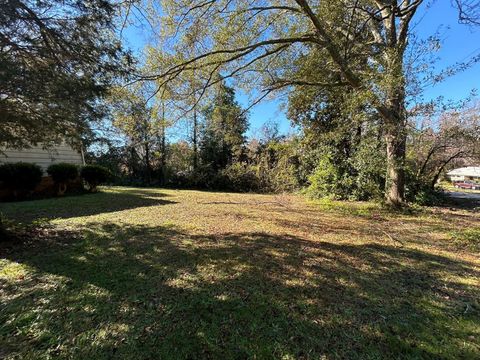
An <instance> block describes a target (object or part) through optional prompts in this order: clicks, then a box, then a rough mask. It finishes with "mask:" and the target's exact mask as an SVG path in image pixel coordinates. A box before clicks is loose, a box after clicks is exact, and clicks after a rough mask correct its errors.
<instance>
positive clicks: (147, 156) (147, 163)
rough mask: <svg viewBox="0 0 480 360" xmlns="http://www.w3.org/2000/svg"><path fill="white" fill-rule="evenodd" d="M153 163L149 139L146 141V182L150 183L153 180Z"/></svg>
mask: <svg viewBox="0 0 480 360" xmlns="http://www.w3.org/2000/svg"><path fill="white" fill-rule="evenodd" d="M151 169H152V167H151V164H150V145H149V143H148V140H146V141H145V182H146V183H147V185H150V181H151Z"/></svg>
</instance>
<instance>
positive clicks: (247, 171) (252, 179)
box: [221, 163, 260, 192]
mask: <svg viewBox="0 0 480 360" xmlns="http://www.w3.org/2000/svg"><path fill="white" fill-rule="evenodd" d="M221 177H222V178H224V180H225V187H226V188H227V190H232V191H238V192H248V191H258V190H259V188H260V181H259V178H258V176H257V173H256V168H255V167H254V166H250V165H246V164H242V163H234V164H232V165H229V166H227V167H226V168H225V169H224V170H222V171H221Z"/></svg>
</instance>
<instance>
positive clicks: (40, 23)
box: [0, 0, 130, 147]
mask: <svg viewBox="0 0 480 360" xmlns="http://www.w3.org/2000/svg"><path fill="white" fill-rule="evenodd" d="M0 8H1V11H0V121H1V126H0V146H14V147H25V146H29V145H31V144H36V143H39V142H41V143H42V144H44V145H48V144H49V143H52V142H57V141H60V140H63V139H65V138H68V139H72V138H78V137H79V135H80V134H81V133H82V132H84V131H87V130H88V123H89V122H90V121H91V120H92V119H95V118H98V117H100V116H102V112H101V111H100V107H99V106H98V105H99V103H98V99H99V97H102V96H103V95H104V94H105V92H106V89H107V87H108V85H109V83H110V82H111V81H112V78H113V76H114V75H118V74H124V70H126V68H127V66H128V64H129V63H130V57H129V56H128V54H126V53H125V52H123V51H122V50H121V47H120V43H119V41H117V40H116V38H115V34H114V33H115V31H114V30H115V21H114V19H115V11H116V5H115V4H114V2H113V1H107V0H85V1H78V0H49V1H47V0H1V1H0Z"/></svg>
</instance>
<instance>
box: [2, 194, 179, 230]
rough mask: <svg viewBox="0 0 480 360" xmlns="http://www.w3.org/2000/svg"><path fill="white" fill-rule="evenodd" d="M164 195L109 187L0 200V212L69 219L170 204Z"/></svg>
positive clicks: (28, 218)
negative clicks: (8, 201) (14, 200)
mask: <svg viewBox="0 0 480 360" xmlns="http://www.w3.org/2000/svg"><path fill="white" fill-rule="evenodd" d="M166 197H167V195H166V194H164V193H161V192H158V191H156V190H149V189H132V188H110V189H109V191H108V192H99V193H95V194H84V195H81V196H67V197H59V198H51V199H44V200H34V201H23V202H18V203H4V204H1V203H0V212H1V213H2V214H3V215H4V216H6V217H11V218H14V219H15V220H16V221H23V222H27V223H28V222H31V221H33V220H37V219H39V218H44V219H56V218H60V219H68V218H73V217H79V216H90V215H97V214H105V213H110V212H115V211H123V210H129V209H135V208H138V207H152V206H158V205H167V204H173V203H174V202H173V201H171V200H168V199H165V198H166Z"/></svg>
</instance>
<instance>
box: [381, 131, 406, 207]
mask: <svg viewBox="0 0 480 360" xmlns="http://www.w3.org/2000/svg"><path fill="white" fill-rule="evenodd" d="M389 128H390V129H388V130H387V132H386V134H385V141H386V144H387V178H386V184H385V197H386V201H387V203H388V204H390V205H393V206H395V207H398V206H401V205H402V204H403V203H404V201H405V147H406V137H405V135H404V134H403V131H401V129H399V127H398V126H395V127H394V126H391V127H390V126H389Z"/></svg>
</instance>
